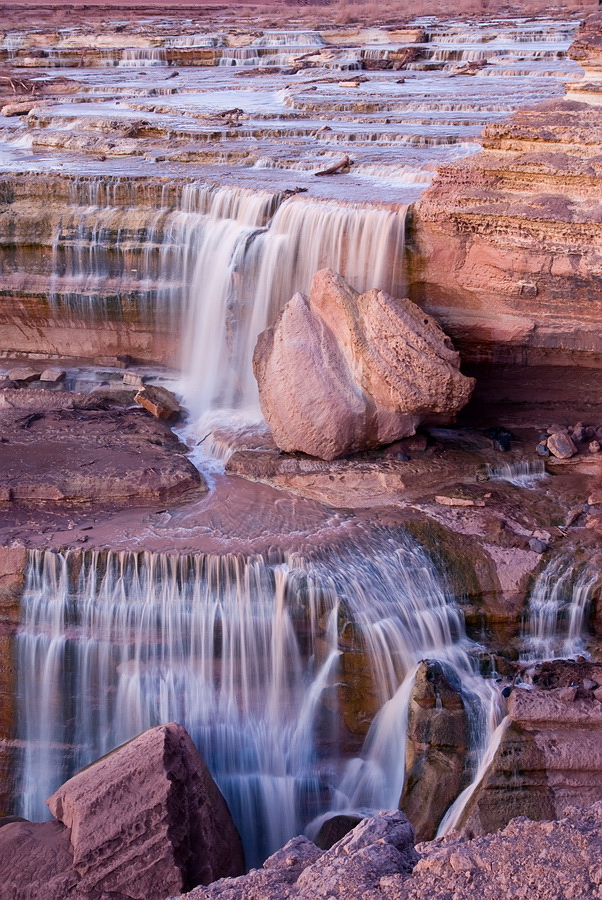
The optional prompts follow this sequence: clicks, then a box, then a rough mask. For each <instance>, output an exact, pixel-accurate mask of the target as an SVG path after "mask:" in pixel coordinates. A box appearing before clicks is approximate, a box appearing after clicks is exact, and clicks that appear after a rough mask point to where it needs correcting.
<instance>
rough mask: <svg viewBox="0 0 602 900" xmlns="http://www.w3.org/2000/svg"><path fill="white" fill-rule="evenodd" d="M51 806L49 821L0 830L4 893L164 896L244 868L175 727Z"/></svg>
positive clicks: (95, 899) (209, 787)
mask: <svg viewBox="0 0 602 900" xmlns="http://www.w3.org/2000/svg"><path fill="white" fill-rule="evenodd" d="M48 805H49V807H50V809H51V812H53V813H54V815H55V816H56V818H55V819H54V820H53V821H51V822H45V823H43V824H34V823H31V822H15V823H11V824H8V825H5V826H4V827H3V828H1V829H0V871H1V872H2V879H1V880H0V900H32V898H34V897H35V898H38V897H40V898H41V897H44V898H45V900H105V898H109V897H110V898H111V900H164V898H165V897H166V896H167V895H168V894H169V893H170V892H173V891H181V890H186V889H190V888H192V887H194V886H195V885H197V884H208V883H209V882H211V881H213V880H216V879H218V878H221V877H226V876H236V875H238V874H240V873H241V872H243V871H244V858H243V852H242V845H241V842H240V837H239V835H238V832H237V830H236V827H235V826H234V823H233V822H232V819H231V817H230V813H229V811H228V808H227V806H226V802H225V800H224V798H223V797H222V795H221V794H220V792H219V790H218V788H217V786H216V785H215V783H214V781H213V779H212V778H211V775H210V774H209V771H208V769H207V767H206V766H205V764H204V762H203V760H202V759H201V757H200V755H199V753H198V751H197V750H196V748H195V746H194V744H193V743H192V740H191V739H190V736H189V735H188V733H187V732H186V730H185V729H184V728H183V727H182V726H181V725H177V724H175V723H170V724H168V725H160V726H158V727H157V728H151V729H150V730H149V731H146V732H144V733H143V734H141V735H140V736H139V737H137V738H134V739H133V740H132V741H129V742H128V743H127V744H124V745H123V746H122V747H119V748H117V749H116V750H114V751H113V752H112V753H109V754H108V755H107V756H105V757H103V758H102V759H100V760H98V761H97V762H96V763H94V764H93V765H91V766H88V768H86V769H84V770H82V771H81V772H80V773H79V774H78V775H75V776H74V777H73V778H71V779H70V780H69V781H67V782H66V783H65V784H64V785H63V786H62V787H61V788H59V790H58V791H57V792H56V793H55V794H53V795H52V797H51V798H50V799H49V800H48Z"/></svg>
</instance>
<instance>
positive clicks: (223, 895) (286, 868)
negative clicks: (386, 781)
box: [186, 810, 419, 900]
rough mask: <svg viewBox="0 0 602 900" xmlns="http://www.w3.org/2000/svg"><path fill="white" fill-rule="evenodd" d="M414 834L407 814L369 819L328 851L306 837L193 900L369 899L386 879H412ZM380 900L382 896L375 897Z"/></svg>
mask: <svg viewBox="0 0 602 900" xmlns="http://www.w3.org/2000/svg"><path fill="white" fill-rule="evenodd" d="M418 858H419V857H418V854H417V853H416V851H415V850H414V832H413V830H412V826H411V825H410V823H409V822H408V820H407V819H406V817H405V816H404V814H403V813H402V812H399V811H398V810H393V811H392V812H381V813H378V815H376V816H374V817H370V818H367V819H363V820H362V821H361V822H360V824H359V825H357V826H356V827H355V828H354V829H353V830H352V831H350V832H349V833H348V834H346V835H345V837H343V838H342V839H341V840H340V841H338V843H336V844H334V846H333V847H331V849H330V850H327V851H326V852H325V853H322V852H321V851H320V850H318V848H317V847H316V845H315V844H312V843H311V841H308V840H307V838H305V837H298V838H293V840H292V841H289V842H288V844H287V845H286V846H285V847H283V848H282V850H279V851H278V852H277V853H275V854H274V855H273V856H271V857H270V858H269V859H268V860H266V862H265V863H264V865H263V868H262V869H259V870H255V869H252V870H251V872H249V874H248V875H245V876H244V877H243V878H236V879H224V880H223V881H220V882H218V883H217V884H215V885H210V886H209V887H208V888H197V889H196V890H194V891H192V892H191V893H190V894H188V895H186V896H187V898H188V900H217V898H219V900H285V898H289V900H292V898H296V900H318V898H322V900H326V898H328V900H367V898H368V897H372V891H378V886H379V882H380V880H381V879H382V878H385V877H387V876H391V875H397V876H400V877H401V878H402V879H403V878H406V877H407V876H408V875H409V873H410V872H411V871H412V868H413V867H414V865H415V864H416V862H417V860H418ZM375 896H380V895H375Z"/></svg>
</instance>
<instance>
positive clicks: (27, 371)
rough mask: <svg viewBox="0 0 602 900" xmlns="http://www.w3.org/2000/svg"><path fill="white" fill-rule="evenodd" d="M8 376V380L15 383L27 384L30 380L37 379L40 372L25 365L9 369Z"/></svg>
mask: <svg viewBox="0 0 602 900" xmlns="http://www.w3.org/2000/svg"><path fill="white" fill-rule="evenodd" d="M8 377H9V380H10V381H14V382H15V383H16V384H29V382H31V381H38V379H39V377H40V373H39V372H36V370H35V369H31V368H29V367H28V366H27V367H22V368H17V369H11V370H10V372H9V373H8Z"/></svg>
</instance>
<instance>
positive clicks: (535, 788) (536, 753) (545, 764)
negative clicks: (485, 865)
mask: <svg viewBox="0 0 602 900" xmlns="http://www.w3.org/2000/svg"><path fill="white" fill-rule="evenodd" d="M525 677H526V676H525ZM601 679H602V666H600V664H596V663H592V662H590V661H587V660H583V661H582V662H579V661H572V660H555V661H553V662H547V663H542V664H540V665H538V666H535V667H533V668H532V670H531V673H530V681H531V683H532V685H533V687H532V688H531V689H530V690H525V689H521V688H515V689H514V690H513V691H512V693H511V695H510V697H509V699H508V715H509V720H508V724H507V727H506V730H505V732H504V734H503V736H502V739H501V743H500V745H499V748H498V749H497V751H496V754H495V756H494V758H493V761H492V763H491V765H490V767H489V769H488V771H487V772H486V774H485V776H484V777H483V780H482V782H481V784H480V785H479V787H478V789H477V790H476V791H475V793H474V794H473V796H472V798H471V800H470V801H469V803H468V806H467V809H466V811H465V815H464V819H463V821H462V822H461V823H460V825H461V828H462V829H463V830H464V831H466V832H467V833H471V834H486V833H489V832H492V831H495V830H496V829H498V828H502V827H504V825H505V824H506V823H507V822H508V821H509V820H510V819H511V818H513V817H514V816H518V815H522V816H528V818H530V819H539V820H543V819H553V818H560V817H561V816H563V815H565V814H566V813H567V810H568V809H569V807H571V806H573V805H588V804H590V803H593V802H594V801H597V800H598V799H599V797H600V796H602V704H601V703H600V702H599V700H597V699H596V698H595V697H594V695H593V692H591V691H587V690H585V688H584V687H583V682H584V680H588V682H589V681H597V682H598V683H599V682H600V680H601Z"/></svg>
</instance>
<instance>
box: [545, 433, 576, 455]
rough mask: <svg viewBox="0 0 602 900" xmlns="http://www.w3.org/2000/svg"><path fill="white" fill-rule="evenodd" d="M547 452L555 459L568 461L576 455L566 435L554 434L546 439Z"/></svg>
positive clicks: (573, 446) (574, 448)
mask: <svg viewBox="0 0 602 900" xmlns="http://www.w3.org/2000/svg"><path fill="white" fill-rule="evenodd" d="M548 450H549V451H550V453H551V454H552V456H555V457H556V458H557V459H569V458H570V457H571V456H574V455H575V453H577V448H576V447H575V445H574V443H573V441H572V440H571V438H570V437H569V436H568V434H567V433H565V432H564V433H563V432H554V434H551V435H550V437H549V438H548Z"/></svg>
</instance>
